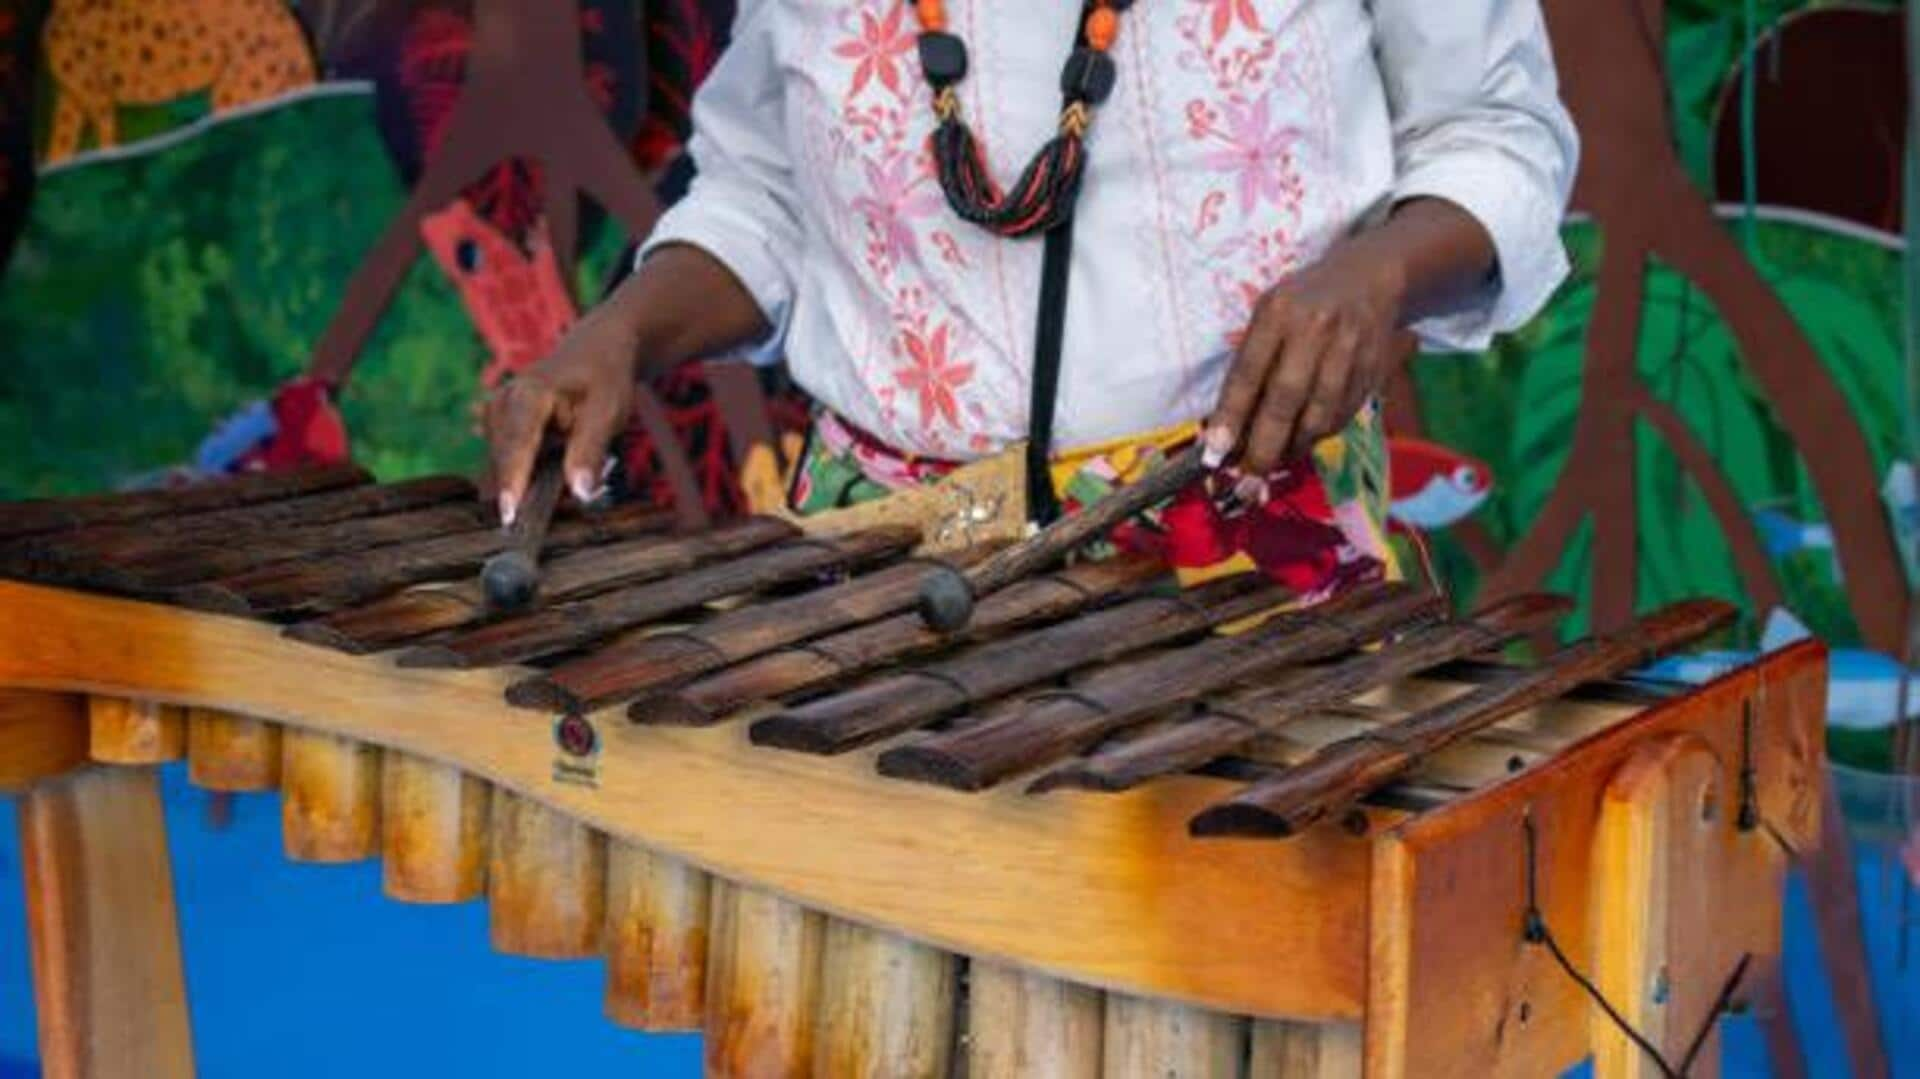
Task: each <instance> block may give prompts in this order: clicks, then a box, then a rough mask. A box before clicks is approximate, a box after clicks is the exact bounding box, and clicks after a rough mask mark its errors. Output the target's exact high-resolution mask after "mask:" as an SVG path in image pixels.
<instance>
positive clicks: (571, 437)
mask: <svg viewBox="0 0 1920 1079" xmlns="http://www.w3.org/2000/svg"><path fill="white" fill-rule="evenodd" d="M638 349H639V343H638V340H637V335H636V334H635V332H634V330H633V328H632V327H631V326H630V325H629V324H628V323H627V320H625V319H623V318H621V317H619V316H618V314H617V313H616V312H615V311H614V310H613V309H611V308H610V307H608V306H605V305H603V306H601V307H598V308H595V309H594V310H592V311H589V312H588V313H587V315H586V317H584V318H582V319H581V320H580V321H579V322H577V323H575V324H574V327H573V329H571V330H569V331H568V333H567V335H566V337H564V338H563V339H561V341H560V344H559V346H558V347H556V348H555V349H554V350H553V353H552V354H551V355H549V356H547V357H546V358H545V359H543V360H541V361H539V362H538V363H535V364H533V365H532V366H530V367H528V368H527V369H526V370H524V371H521V372H520V373H519V374H517V375H515V376H513V378H511V379H510V380H509V381H507V382H506V383H505V384H504V385H502V386H501V387H500V388H499V389H498V390H496V391H494V394H493V396H492V398H491V399H489V400H488V402H487V413H486V431H487V441H488V442H489V443H490V444H491V449H492V455H493V472H494V478H495V481H496V482H497V483H498V485H499V487H498V497H499V500H500V519H501V520H502V521H503V522H511V521H512V520H513V515H514V511H515V510H516V509H517V508H518V507H519V504H520V500H521V499H522V498H523V497H524V496H525V494H526V490H527V482H528V480H529V479H530V478H531V476H532V474H533V465H534V459H535V458H536V457H537V456H538V455H539V452H540V446H541V444H542V442H543V441H544V440H545V438H546V437H547V432H548V430H549V429H551V430H552V431H553V432H554V433H555V434H556V435H558V436H559V437H561V438H564V439H565V441H566V455H565V459H564V467H565V469H566V477H567V488H568V489H569V490H570V491H572V492H573V496H574V497H575V498H576V499H579V500H580V501H582V502H588V501H591V500H592V499H593V497H594V495H595V493H596V492H597V489H598V488H599V486H600V481H601V477H602V476H603V475H604V472H605V462H606V460H607V448H608V446H610V445H611V444H612V442H613V439H614V436H615V435H617V434H618V433H619V432H620V430H621V428H622V427H623V426H624V425H625V423H626V420H627V414H628V412H629V410H630V409H631V408H632V406H633V389H634V386H633V382H634V374H635V369H636V368H635V363H636V355H637V353H638Z"/></svg>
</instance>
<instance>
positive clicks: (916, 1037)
mask: <svg viewBox="0 0 1920 1079" xmlns="http://www.w3.org/2000/svg"><path fill="white" fill-rule="evenodd" d="M955 965H956V960H955V959H954V957H953V956H952V955H950V954H948V953H946V952H943V951H941V950H939V949H938V948H930V947H928V946H926V945H924V944H919V943H916V942H914V941H911V940H908V939H906V938H905V937H900V936H896V935H894V934H891V933H884V932H881V931H879V930H875V929H868V928H867V927H865V926H861V925H855V924H854V923H852V922H844V921H841V920H839V919H837V918H836V919H831V920H829V921H828V922H827V927H826V934H825V939H824V944H823V951H822V953H821V966H820V1000H819V1004H818V1008H817V1011H816V1016H817V1019H816V1022H817V1026H818V1030H817V1032H816V1033H815V1035H814V1037H815V1039H816V1040H815V1042H814V1052H813V1074H815V1075H832V1076H836V1077H838V1076H844V1077H846V1079H893V1077H895V1076H909V1075H930V1076H931V1075H946V1074H947V1072H948V1062H949V1059H950V1057H951V1055H952V1052H953V1018H954V989H955V985H954V968H955Z"/></svg>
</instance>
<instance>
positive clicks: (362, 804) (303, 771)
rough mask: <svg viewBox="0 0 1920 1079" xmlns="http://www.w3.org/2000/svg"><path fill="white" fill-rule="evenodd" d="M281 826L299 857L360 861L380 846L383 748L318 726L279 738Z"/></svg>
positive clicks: (294, 856)
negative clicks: (325, 731)
mask: <svg viewBox="0 0 1920 1079" xmlns="http://www.w3.org/2000/svg"><path fill="white" fill-rule="evenodd" d="M280 783H281V790H282V794H281V799H280V832H281V837H282V842H283V845H284V846H285V847H286V852H287V857H288V858H290V859H292V860H294V861H296V862H358V861H362V860H364V859H367V858H371V857H373V856H374V855H376V854H378V853H379V851H380V751H379V750H378V749H377V748H375V747H373V746H370V745H364V744H362V743H359V742H354V741H351V740H349V739H345V738H339V737H336V736H334V735H331V734H321V733H318V732H315V731H302V730H287V731H285V732H284V733H283V734H282V735H281V742H280Z"/></svg>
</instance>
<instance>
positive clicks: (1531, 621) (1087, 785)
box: [1027, 596, 1571, 794]
mask: <svg viewBox="0 0 1920 1079" xmlns="http://www.w3.org/2000/svg"><path fill="white" fill-rule="evenodd" d="M1570 608H1571V605H1570V604H1569V603H1568V601H1567V600H1566V599H1565V598H1564V597H1559V596H1519V597H1516V598H1514V599H1511V600H1507V601H1505V602H1502V603H1499V604H1496V605H1494V606H1493V607H1491V608H1489V609H1487V610H1485V611H1482V612H1480V613H1478V614H1476V615H1475V616H1474V617H1472V618H1471V619H1468V620H1466V621H1462V622H1451V623H1446V624H1443V625H1437V626H1428V627H1424V628H1421V629H1416V630H1414V631H1413V632H1412V633H1409V634H1407V635H1406V636H1405V637H1403V638H1401V639H1400V640H1398V641H1395V642H1393V643H1392V644H1389V645H1387V646H1385V647H1384V648H1381V649H1380V650H1379V651H1377V652H1370V653H1367V654H1365V655H1358V656H1352V657H1350V658H1348V659H1345V660H1342V661H1340V662H1337V663H1334V664H1332V665H1330V666H1327V667H1321V668H1312V669H1307V670H1300V671H1294V672H1291V673H1289V674H1287V675H1284V676H1282V677H1281V678H1280V679H1279V680H1278V681H1276V682H1274V683H1272V684H1269V685H1262V686H1259V687H1257V688H1254V689H1250V690H1243V691H1240V692H1237V693H1229V694H1227V695H1225V696H1221V697H1216V698H1211V699H1209V700H1207V701H1206V702H1205V704H1206V708H1205V710H1204V711H1202V712H1201V713H1200V714H1199V715H1196V716H1194V717H1193V718H1192V719H1190V720H1187V721H1185V722H1181V723H1173V724H1169V725H1167V726H1166V727H1165V728H1164V729H1162V730H1159V731H1156V732H1154V733H1153V734H1152V735H1150V736H1147V737H1143V738H1137V739H1133V740H1130V741H1128V742H1127V743H1125V744H1124V745H1117V746H1113V747H1111V748H1103V749H1101V751H1100V752H1098V753H1096V754H1093V755H1092V756H1089V757H1087V758H1085V759H1083V760H1077V761H1070V762H1068V763H1067V764H1064V765H1062V766H1060V767H1059V768H1056V769H1054V770H1053V771H1051V772H1048V773H1046V774H1045V775H1043V776H1041V777H1040V778H1039V779H1036V780H1034V781H1033V783H1032V784H1030V785H1029V786H1028V787H1027V792H1028V793H1029V794H1040V793H1043V792H1045V791H1049V790H1053V789H1055V788H1059V787H1068V788H1075V789H1080V790H1095V791H1123V790H1129V789H1131V788H1133V787H1136V786H1138V785H1140V784H1141V783H1144V782H1146V781H1147V780H1149V779H1152V778H1154V777H1156V776H1164V775H1174V774H1177V773H1180V772H1186V771H1190V770H1192V769H1194V768H1198V767H1200V766H1201V765H1203V764H1205V763H1206V762H1208V761H1210V760H1212V759H1214V758H1215V757H1223V756H1226V755H1227V754H1230V753H1235V752H1238V751H1240V750H1241V749H1242V748H1243V747H1245V746H1247V745H1249V744H1251V743H1252V742H1253V741H1254V740H1255V739H1257V738H1258V737H1259V735H1260V733H1261V732H1262V731H1265V730H1271V729H1272V728H1274V727H1276V726H1279V725H1280V724H1283V723H1285V722H1287V721H1288V720H1289V719H1291V718H1293V717H1294V716H1296V715H1299V714H1300V713H1302V712H1307V711H1311V710H1313V709H1316V708H1324V707H1326V706H1328V705H1334V704H1342V703H1345V702H1347V701H1349V700H1352V699H1353V698H1354V697H1357V696H1359V695H1360V694H1362V693H1365V692H1368V691H1369V690H1373V689H1377V688H1379V687H1381V686H1385V685H1388V684H1390V683H1392V682H1394V681H1397V680H1399V679H1401V678H1405V677H1408V676H1410V675H1413V674H1417V673H1419V672H1421V671H1425V670H1430V669H1432V668H1434V667H1437V666H1439V665H1440V664H1443V663H1447V662H1450V661H1452V660H1456V659H1460V658H1462V657H1464V656H1469V655H1473V654H1474V653H1476V652H1483V651H1486V650H1488V649H1491V648H1496V647H1498V646H1500V645H1502V644H1505V643H1507V642H1508V641H1511V640H1513V639H1514V638H1516V637H1519V636H1524V635H1526V634H1529V633H1533V632H1536V631H1539V630H1544V629H1547V628H1549V627H1551V626H1552V625H1553V624H1554V623H1557V622H1559V621H1560V620H1561V619H1562V618H1564V617H1565V616H1566V613H1567V611H1568V610H1569V609H1570Z"/></svg>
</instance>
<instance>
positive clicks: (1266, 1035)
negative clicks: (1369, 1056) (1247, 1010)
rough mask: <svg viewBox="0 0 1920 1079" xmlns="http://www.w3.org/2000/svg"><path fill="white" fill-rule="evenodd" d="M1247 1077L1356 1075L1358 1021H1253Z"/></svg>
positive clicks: (1354, 1078)
mask: <svg viewBox="0 0 1920 1079" xmlns="http://www.w3.org/2000/svg"><path fill="white" fill-rule="evenodd" d="M1251 1039H1252V1043H1253V1044H1252V1046H1251V1047H1250V1049H1249V1050H1248V1053H1247V1059H1248V1066H1247V1079H1360V1075H1361V1072H1362V1071H1363V1050H1364V1048H1365V1046H1364V1044H1363V1042H1362V1040H1361V1037H1360V1025H1359V1024H1358V1023H1283V1022H1279V1021H1277V1020H1270V1019H1260V1020H1255V1021H1254V1023H1253V1031H1252V1035H1251Z"/></svg>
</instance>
